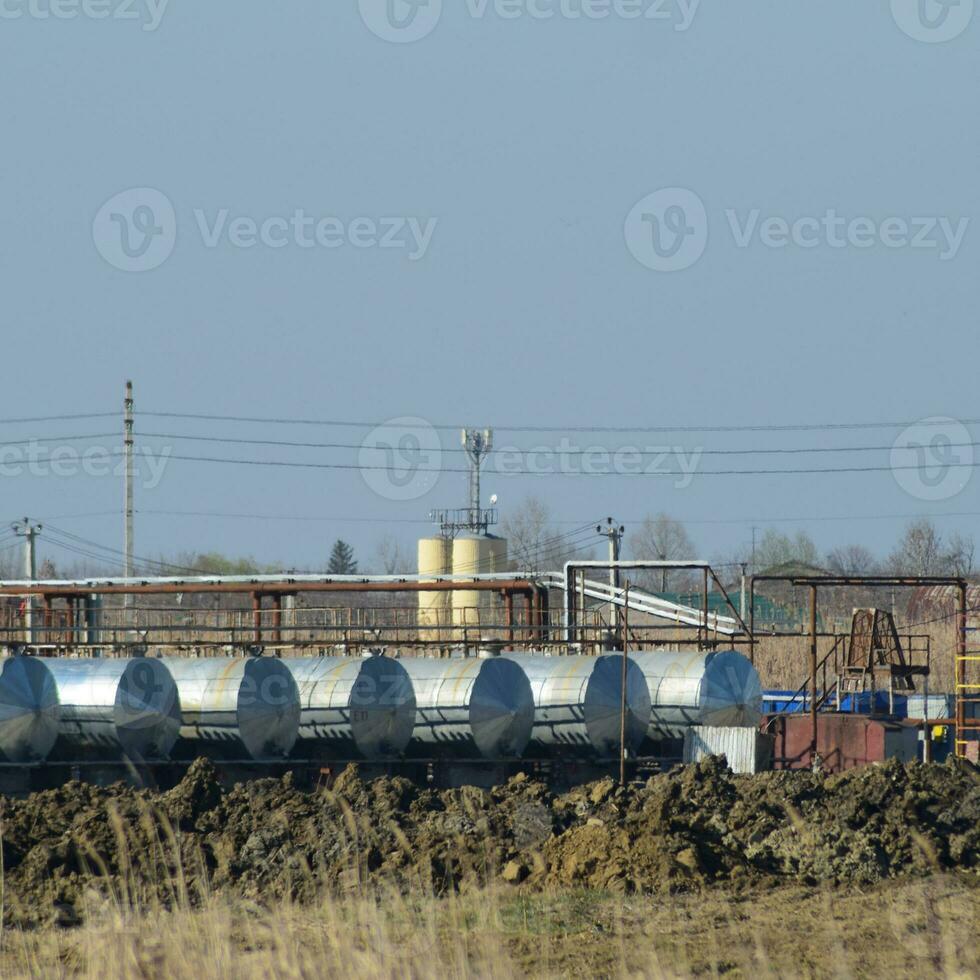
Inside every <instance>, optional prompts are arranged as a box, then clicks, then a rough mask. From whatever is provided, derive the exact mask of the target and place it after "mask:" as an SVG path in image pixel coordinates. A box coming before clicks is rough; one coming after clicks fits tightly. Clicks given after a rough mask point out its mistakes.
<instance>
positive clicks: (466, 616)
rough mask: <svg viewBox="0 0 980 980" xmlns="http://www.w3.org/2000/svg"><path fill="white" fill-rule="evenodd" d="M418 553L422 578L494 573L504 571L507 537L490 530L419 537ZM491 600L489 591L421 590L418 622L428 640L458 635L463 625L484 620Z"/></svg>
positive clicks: (424, 579) (476, 624) (459, 637)
mask: <svg viewBox="0 0 980 980" xmlns="http://www.w3.org/2000/svg"><path fill="white" fill-rule="evenodd" d="M418 557H419V562H418V566H419V576H420V578H421V579H422V580H423V581H426V580H430V581H431V580H438V579H441V578H444V577H445V576H447V575H494V574H499V573H500V572H505V571H507V541H506V539H505V538H499V537H497V536H496V535H493V534H476V533H467V534H460V535H458V536H457V537H455V538H447V537H434V538H422V539H421V540H420V541H419V550H418ZM492 601H493V600H492V593H490V592H481V591H479V590H475V589H458V590H454V591H452V592H420V593H419V613H418V623H419V626H420V627H423V628H427V629H428V633H427V638H428V639H430V640H436V639H446V638H447V637H449V638H456V639H461V638H462V637H463V630H464V629H465V628H466V627H479V626H481V625H484V624H485V622H486V619H487V613H488V612H489V610H490V606H491V603H492ZM446 627H454V629H450V630H446V629H445V628H446Z"/></svg>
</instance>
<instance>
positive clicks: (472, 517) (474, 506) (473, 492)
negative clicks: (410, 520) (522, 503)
mask: <svg viewBox="0 0 980 980" xmlns="http://www.w3.org/2000/svg"><path fill="white" fill-rule="evenodd" d="M462 444H463V450H464V451H465V452H466V455H467V456H468V457H469V460H470V505H469V507H466V508H463V509H461V510H433V511H430V513H429V518H430V520H432V521H433V522H434V523H436V524H438V525H439V526H440V529H441V532H442V535H443V537H446V538H455V537H456V535H457V534H459V533H460V532H461V531H472V532H474V533H476V534H486V533H487V529H488V528H489V527H490V526H491V525H493V524H496V523H497V512H496V510H494V509H493V508H492V507H491V508H488V509H487V508H484V507H482V506H481V504H480V469H481V467H482V466H483V463H484V462H485V461H486V458H487V457H488V456H489V455H490V453H491V451H492V450H493V429H463V431H462Z"/></svg>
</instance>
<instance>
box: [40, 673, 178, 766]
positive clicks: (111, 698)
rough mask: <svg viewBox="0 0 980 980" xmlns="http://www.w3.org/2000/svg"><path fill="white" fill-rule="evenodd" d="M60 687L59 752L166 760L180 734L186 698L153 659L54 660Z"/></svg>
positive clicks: (55, 677) (52, 674)
mask: <svg viewBox="0 0 980 980" xmlns="http://www.w3.org/2000/svg"><path fill="white" fill-rule="evenodd" d="M45 662H46V664H47V667H48V670H49V671H50V672H51V676H52V677H53V678H54V682H55V685H56V686H57V689H58V701H59V704H60V708H59V710H58V734H59V735H60V738H61V743H62V744H61V745H59V746H58V747H57V751H58V754H59V755H61V756H66V757H70V756H71V755H72V753H73V752H74V751H76V750H77V749H85V750H94V751H98V752H100V753H108V754H111V755H113V756H122V757H124V758H128V759H133V760H140V759H166V758H168V757H169V755H170V750H171V749H172V748H173V746H174V743H175V742H176V741H177V734H178V732H179V730H180V700H179V698H178V695H177V685H176V684H175V683H174V679H173V677H171V675H170V672H169V671H168V670H167V668H166V667H165V666H164V665H163V663H162V662H161V661H159V660H156V659H154V658H152V657H136V658H133V659H115V658H99V659H80V660H65V659H60V658H59V659H50V660H47V661H45Z"/></svg>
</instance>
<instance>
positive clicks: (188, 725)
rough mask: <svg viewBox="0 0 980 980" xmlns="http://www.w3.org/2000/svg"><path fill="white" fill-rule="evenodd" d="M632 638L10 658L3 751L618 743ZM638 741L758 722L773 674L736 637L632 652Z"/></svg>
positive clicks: (461, 754)
mask: <svg viewBox="0 0 980 980" xmlns="http://www.w3.org/2000/svg"><path fill="white" fill-rule="evenodd" d="M623 670H624V662H623V655H622V654H621V653H607V654H604V655H601V656H598V657H585V656H542V655H537V656H532V655H527V656H516V655H515V656H511V655H509V654H505V655H503V656H486V657H470V658H447V659H427V658H406V659H401V660H396V659H393V658H390V657H386V656H370V657H365V658H351V657H320V658H295V659H290V658H283V659H277V658H273V657H251V658H238V659H203V658H202V659H177V658H163V659H157V658H153V657H145V658H138V659H127V660H124V659H108V658H106V659H97V660H81V659H79V660H75V659H47V658H37V657H30V656H19V657H10V658H7V659H5V660H3V661H2V662H0V761H3V762H5V763H7V764H36V763H40V762H44V761H45V760H50V761H52V762H54V761H63V762H67V761H81V760H83V759H91V758H93V757H96V758H109V759H130V760H146V761H150V760H166V759H174V760H182V759H190V758H195V757H196V756H198V755H210V756H213V757H216V758H220V759H226V760H229V761H240V762H245V761H282V760H287V759H289V758H296V759H300V758H302V759H306V758H317V759H320V760H324V761H325V760H328V759H338V760H339V759H357V758H360V759H365V760H376V761H381V760H392V759H397V758H402V757H405V756H408V757H415V758H431V757H438V756H443V755H450V756H455V757H457V758H464V759H469V760H490V761H502V760H506V759H515V758H520V757H547V756H549V755H555V754H559V755H568V756H574V757H583V758H596V759H608V758H613V757H617V756H618V754H619V747H620V725H621V717H622V711H621V704H622V689H623V683H622V678H623ZM625 672H626V744H627V748H628V749H629V750H630V752H631V753H634V754H645V751H644V750H645V749H646V750H649V749H651V748H653V749H655V748H656V747H657V745H662V744H663V743H664V742H665V741H668V740H674V739H681V738H683V737H684V733H685V731H686V730H687V729H688V728H689V727H690V726H692V725H713V726H735V727H756V726H758V724H759V721H760V719H761V713H762V690H761V686H760V683H759V676H758V674H757V673H756V671H755V669H754V668H753V667H752V665H751V663H750V662H749V661H748V660H747V659H746V658H745V657H744V656H742V655H741V654H740V653H737V652H735V651H724V652H713V653H638V654H631V655H630V656H629V657H627V658H626V662H625Z"/></svg>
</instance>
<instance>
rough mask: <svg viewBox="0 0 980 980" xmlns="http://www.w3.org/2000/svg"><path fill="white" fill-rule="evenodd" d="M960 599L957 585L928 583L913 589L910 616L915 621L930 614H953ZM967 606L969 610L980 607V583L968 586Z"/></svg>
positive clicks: (909, 609)
mask: <svg viewBox="0 0 980 980" xmlns="http://www.w3.org/2000/svg"><path fill="white" fill-rule="evenodd" d="M959 601H960V590H959V589H958V588H957V587H956V586H955V585H926V586H923V587H922V588H920V589H913V590H912V596H911V598H910V599H909V608H908V614H909V618H910V619H911V620H912V621H913V622H914V621H918V620H922V619H927V618H929V617H930V616H953V615H955V614H956V611H957V608H958V605H959ZM966 608H967V610H968V611H969V612H975V611H976V610H978V609H980V585H968V586H967V587H966Z"/></svg>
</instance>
